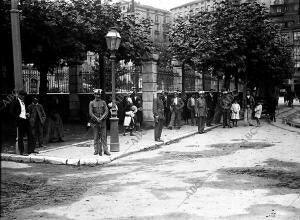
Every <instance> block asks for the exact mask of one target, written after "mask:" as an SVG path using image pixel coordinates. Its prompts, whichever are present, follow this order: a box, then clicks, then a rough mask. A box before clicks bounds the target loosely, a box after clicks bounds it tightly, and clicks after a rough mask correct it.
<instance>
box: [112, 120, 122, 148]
mask: <svg viewBox="0 0 300 220" xmlns="http://www.w3.org/2000/svg"><path fill="white" fill-rule="evenodd" d="M109 120H110V151H111V152H119V151H120V143H119V125H118V123H119V119H118V118H117V117H113V118H110V119H109Z"/></svg>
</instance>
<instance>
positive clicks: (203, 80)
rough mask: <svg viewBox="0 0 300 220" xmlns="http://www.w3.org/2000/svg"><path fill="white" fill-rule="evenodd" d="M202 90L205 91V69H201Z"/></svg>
mask: <svg viewBox="0 0 300 220" xmlns="http://www.w3.org/2000/svg"><path fill="white" fill-rule="evenodd" d="M202 90H203V91H205V71H204V70H202Z"/></svg>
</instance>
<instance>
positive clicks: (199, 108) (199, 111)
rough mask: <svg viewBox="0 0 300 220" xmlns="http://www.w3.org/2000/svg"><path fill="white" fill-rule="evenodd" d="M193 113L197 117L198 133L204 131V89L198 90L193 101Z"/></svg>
mask: <svg viewBox="0 0 300 220" xmlns="http://www.w3.org/2000/svg"><path fill="white" fill-rule="evenodd" d="M195 114H196V117H197V118H198V133H199V134H202V133H204V128H205V121H206V116H207V106H206V100H205V98H204V91H199V98H198V99H197V100H196V103H195Z"/></svg>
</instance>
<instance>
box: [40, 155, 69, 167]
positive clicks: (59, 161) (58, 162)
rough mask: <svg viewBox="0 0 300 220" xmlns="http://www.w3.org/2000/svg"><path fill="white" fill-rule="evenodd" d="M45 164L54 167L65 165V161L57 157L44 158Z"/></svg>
mask: <svg viewBox="0 0 300 220" xmlns="http://www.w3.org/2000/svg"><path fill="white" fill-rule="evenodd" d="M45 163H50V164H54V165H66V164H67V159H66V158H59V157H45Z"/></svg>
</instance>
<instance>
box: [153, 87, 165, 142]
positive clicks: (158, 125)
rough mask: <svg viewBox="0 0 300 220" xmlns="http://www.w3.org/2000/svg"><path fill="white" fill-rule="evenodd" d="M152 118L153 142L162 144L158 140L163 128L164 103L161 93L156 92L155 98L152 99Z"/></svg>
mask: <svg viewBox="0 0 300 220" xmlns="http://www.w3.org/2000/svg"><path fill="white" fill-rule="evenodd" d="M153 117H154V140H155V141H159V142H163V140H161V139H160V137H161V132H162V129H163V126H164V121H165V115H164V103H163V96H162V91H157V97H156V98H154V99H153Z"/></svg>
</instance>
